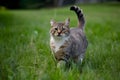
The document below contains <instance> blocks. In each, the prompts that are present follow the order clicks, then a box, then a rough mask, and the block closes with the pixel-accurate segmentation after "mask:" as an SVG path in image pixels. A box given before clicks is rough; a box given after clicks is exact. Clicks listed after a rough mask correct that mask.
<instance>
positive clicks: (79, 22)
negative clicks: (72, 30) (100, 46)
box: [70, 6, 85, 29]
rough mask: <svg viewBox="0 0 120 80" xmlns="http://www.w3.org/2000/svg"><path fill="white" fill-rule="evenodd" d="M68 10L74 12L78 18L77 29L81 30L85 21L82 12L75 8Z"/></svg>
mask: <svg viewBox="0 0 120 80" xmlns="http://www.w3.org/2000/svg"><path fill="white" fill-rule="evenodd" d="M70 10H72V11H75V13H76V14H77V17H78V27H80V28H81V29H83V27H84V24H85V19H84V15H83V13H82V10H81V9H80V8H79V7H77V6H71V7H70Z"/></svg>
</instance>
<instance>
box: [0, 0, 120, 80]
mask: <svg viewBox="0 0 120 80" xmlns="http://www.w3.org/2000/svg"><path fill="white" fill-rule="evenodd" d="M56 1H58V2H56ZM59 1H60V2H59ZM62 1H63V2H62ZM73 4H76V5H77V6H79V7H80V8H81V9H83V12H84V15H85V20H86V25H85V34H86V36H87V39H88V42H89V46H88V48H87V52H86V56H85V59H84V64H83V65H82V70H83V72H82V73H79V70H78V69H77V68H76V66H75V65H74V64H73V65H72V66H73V67H72V69H70V70H68V71H62V70H59V69H56V66H55V63H54V60H53V56H52V55H51V51H50V47H49V38H50V36H49V29H50V23H49V21H50V19H51V18H53V19H55V20H56V21H64V20H65V19H66V18H68V17H69V18H70V19H71V22H70V27H74V26H76V25H77V17H76V15H75V13H74V12H72V11H70V10H69V8H70V6H71V5H73ZM66 5H67V6H66ZM62 6H64V7H62ZM49 7H51V8H49ZM0 80H120V3H119V1H117V0H116V1H115V0H114V1H112V0H109V1H108V0H90V1H87V0H76V1H75V0H53V1H52V0H44V1H42V0H0Z"/></svg>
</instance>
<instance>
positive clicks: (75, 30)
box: [70, 28, 85, 41]
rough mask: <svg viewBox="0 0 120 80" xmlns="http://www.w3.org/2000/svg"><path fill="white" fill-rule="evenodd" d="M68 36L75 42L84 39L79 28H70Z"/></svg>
mask: <svg viewBox="0 0 120 80" xmlns="http://www.w3.org/2000/svg"><path fill="white" fill-rule="evenodd" d="M70 36H71V37H72V38H73V39H75V41H80V40H81V39H83V38H85V34H84V32H83V30H82V29H80V28H71V29H70Z"/></svg>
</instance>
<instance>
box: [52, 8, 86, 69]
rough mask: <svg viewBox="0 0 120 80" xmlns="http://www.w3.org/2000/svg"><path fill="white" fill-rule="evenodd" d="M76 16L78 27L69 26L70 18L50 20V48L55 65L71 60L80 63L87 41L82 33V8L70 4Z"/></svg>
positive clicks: (83, 20) (65, 63)
mask: <svg viewBox="0 0 120 80" xmlns="http://www.w3.org/2000/svg"><path fill="white" fill-rule="evenodd" d="M70 10H72V11H74V12H75V13H76V15H77V17H78V27H77V28H70V27H69V24H70V18H67V19H66V20H65V21H64V22H56V21H54V20H51V21H50V25H51V29H50V48H51V51H52V53H53V56H54V58H55V61H56V62H57V67H59V66H60V65H61V64H62V65H65V66H66V65H69V64H70V62H71V61H73V62H74V63H77V64H81V63H82V61H83V59H84V56H85V51H86V49H87V46H88V41H87V39H86V36H85V33H84V25H85V18H84V15H83V12H82V10H81V9H80V8H79V7H77V6H71V7H70Z"/></svg>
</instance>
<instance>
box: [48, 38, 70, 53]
mask: <svg viewBox="0 0 120 80" xmlns="http://www.w3.org/2000/svg"><path fill="white" fill-rule="evenodd" d="M68 39H69V37H65V38H59V39H55V38H53V37H51V39H50V42H51V43H52V44H53V45H54V46H55V49H54V51H55V52H57V51H58V50H59V48H60V47H61V46H62V45H63V44H64V43H65V41H67V40H68Z"/></svg>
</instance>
